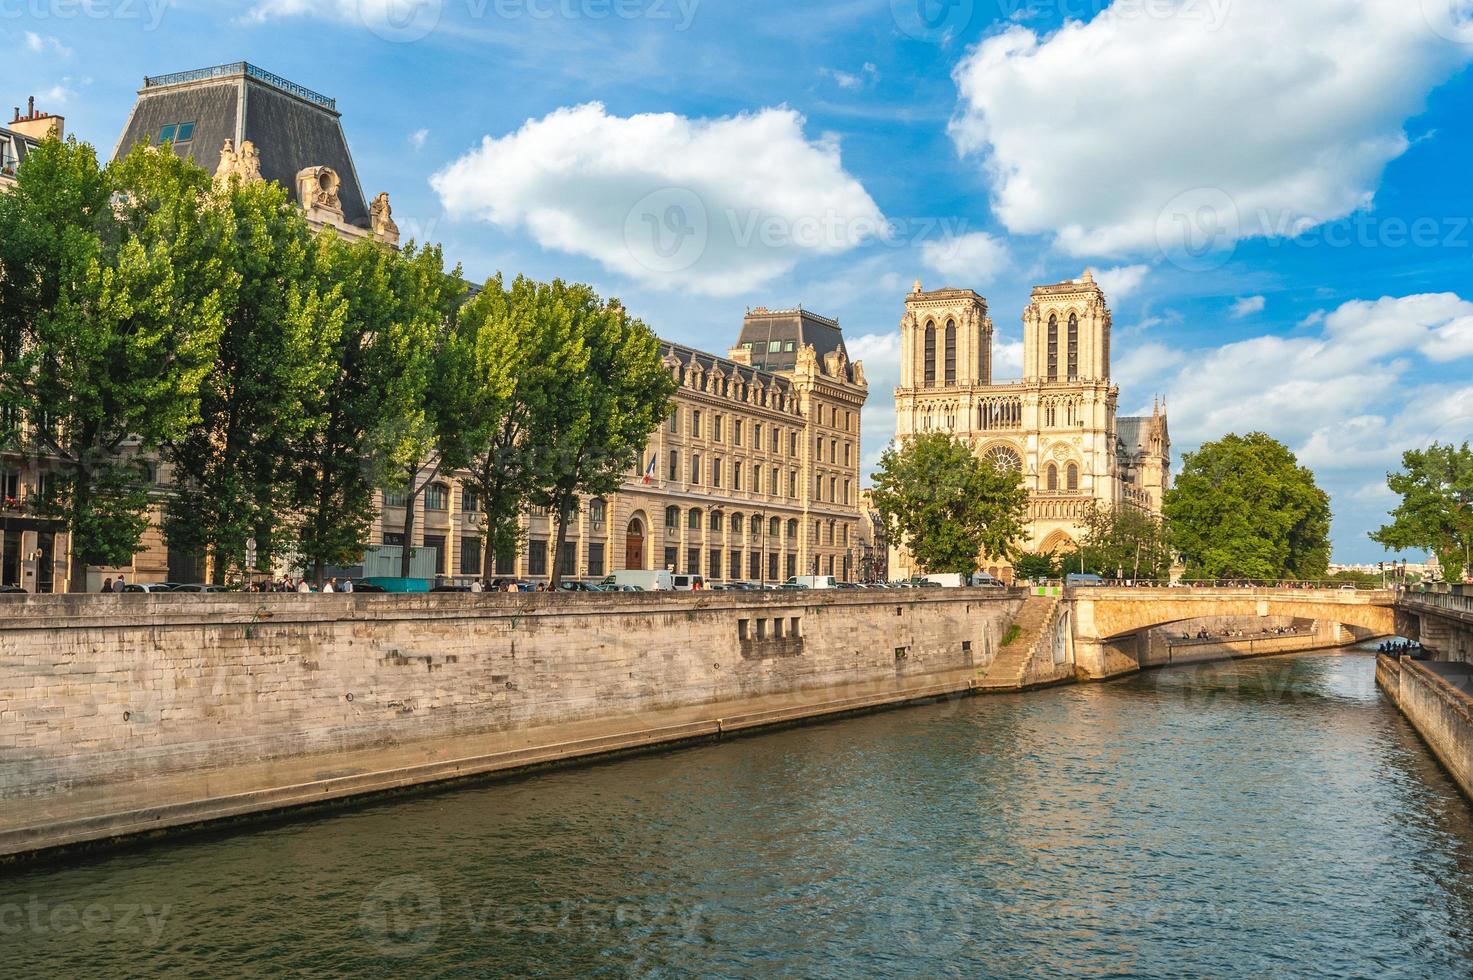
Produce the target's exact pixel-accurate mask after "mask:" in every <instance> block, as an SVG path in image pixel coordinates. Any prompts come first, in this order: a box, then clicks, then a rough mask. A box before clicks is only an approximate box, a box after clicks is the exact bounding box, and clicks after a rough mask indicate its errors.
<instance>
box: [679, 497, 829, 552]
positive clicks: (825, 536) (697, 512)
mask: <svg viewBox="0 0 1473 980" xmlns="http://www.w3.org/2000/svg"><path fill="white" fill-rule="evenodd" d="M682 523H683V524H684V525H685V528H686V530H688V531H699V530H701V528H702V527H705V528H706V529H707V530H710V531H717V532H719V531H722V530H724V529H729V530H730V531H731V533H732V535H733V536H735V535H739V534H744V533H750V534H751V536H752V538H753V539H754V540H756V539H759V538H761V537H762V534H763V531H764V529H765V530H766V533H767V536H768V537H769V538H771V539H774V540H777V539H779V538H780V537H781V536H782V533H783V529H784V522H783V519H782V518H780V517H771V518H768V519H767V521H766V526H765V528H764V523H763V519H762V517H761V515H754V516H753V517H751V518H750V519H748V518H747V517H745V516H744V515H742V514H732V515H730V516H727V515H724V514H722V513H721V511H719V510H713V511H711V512H710V514H709V515H707V514H705V513H704V512H703V511H702V510H701V509H700V508H699V507H692V508H691V509H690V510H688V511H686V512H685V516H684V520H683V521H682V518H681V512H680V508H679V507H673V506H672V507H666V508H665V528H666V530H670V531H678V530H679V529H680V527H681V525H682ZM786 528H787V540H788V541H789V542H794V541H796V540H797V539H798V520H797V518H789V519H788V520H787V523H786ZM809 540H810V541H811V542H812V543H813V544H815V545H838V546H841V547H847V546H848V545H849V525H848V524H843V523H840V522H839V521H836V520H827V521H823V520H815V521H814V522H813V535H812V537H811V538H810V539H809Z"/></svg>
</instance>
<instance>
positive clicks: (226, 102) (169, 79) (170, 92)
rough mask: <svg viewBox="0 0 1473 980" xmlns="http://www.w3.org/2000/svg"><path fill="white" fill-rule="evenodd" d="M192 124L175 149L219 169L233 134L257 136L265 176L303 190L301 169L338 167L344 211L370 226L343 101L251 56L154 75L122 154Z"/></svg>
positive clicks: (122, 141) (236, 138) (238, 140)
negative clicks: (299, 180)
mask: <svg viewBox="0 0 1473 980" xmlns="http://www.w3.org/2000/svg"><path fill="white" fill-rule="evenodd" d="M183 124H192V127H193V128H192V132H191V133H190V137H191V138H190V139H189V140H187V141H183V140H177V139H176V140H175V142H174V150H175V152H177V153H179V154H180V155H181V156H185V157H189V158H192V159H193V160H194V162H195V163H197V164H199V165H200V166H201V167H203V168H205V169H206V170H208V171H209V172H210V173H212V174H213V173H214V172H215V171H216V169H217V168H218V167H219V166H220V150H221V148H222V147H223V146H224V145H225V141H226V140H231V141H233V142H234V144H235V146H236V147H239V146H240V145H241V144H242V143H243V142H244V141H246V140H250V141H251V142H252V143H254V144H255V147H256V152H257V153H258V154H259V155H260V159H261V176H262V177H264V178H265V179H266V180H274V181H276V182H277V183H279V184H281V185H282V186H283V187H285V188H287V189H288V191H289V192H291V193H292V194H293V195H295V194H296V180H297V174H298V173H300V172H301V171H302V170H305V169H306V168H308V167H318V166H325V167H331V168H332V169H333V170H334V171H335V172H336V173H337V175H338V179H339V181H340V182H341V183H340V185H339V187H338V197H339V200H340V202H341V204H342V207H343V218H344V220H346V221H347V223H348V224H350V225H354V226H356V227H359V228H367V227H369V226H370V221H369V213H368V203H367V199H366V198H365V197H364V194H363V188H362V185H361V184H360V183H359V181H358V171H357V169H356V168H355V167H354V166H353V155H352V153H351V152H350V151H349V149H348V139H347V136H346V135H344V133H343V126H342V122H341V117H340V116H339V114H338V111H337V102H336V101H335V100H333V99H330V98H328V97H327V96H325V95H320V94H318V93H317V92H314V91H312V90H311V89H308V88H305V87H303V86H301V85H298V84H296V83H295V82H291V81H288V80H287V79H285V78H282V77H281V76H279V75H273V74H272V73H270V72H268V71H264V70H262V69H260V68H257V67H256V66H255V65H251V64H247V63H246V62H243V61H242V62H236V63H235V64H230V65H219V66H216V67H214V68H200V69H196V70H194V71H186V72H179V73H176V74H173V75H158V76H150V77H148V78H145V79H144V80H143V88H141V89H139V90H138V101H137V103H136V104H135V105H134V106H133V112H132V113H131V115H130V116H129V117H128V124H127V126H126V127H125V128H124V129H123V135H122V136H121V137H120V138H119V140H118V146H117V150H116V152H115V153H114V156H122V155H124V154H126V153H128V151H130V150H131V149H133V147H135V146H137V145H139V144H140V143H149V144H155V145H156V144H158V143H160V142H161V138H160V137H161V135H162V134H163V133H164V132H165V130H166V127H177V126H180V125H183Z"/></svg>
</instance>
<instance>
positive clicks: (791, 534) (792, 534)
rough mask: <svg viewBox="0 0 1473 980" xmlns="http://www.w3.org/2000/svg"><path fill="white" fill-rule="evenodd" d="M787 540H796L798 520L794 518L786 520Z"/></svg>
mask: <svg viewBox="0 0 1473 980" xmlns="http://www.w3.org/2000/svg"><path fill="white" fill-rule="evenodd" d="M788 540H789V541H796V540H798V522H797V521H796V520H792V521H788Z"/></svg>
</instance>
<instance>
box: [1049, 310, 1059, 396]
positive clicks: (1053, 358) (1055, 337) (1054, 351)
mask: <svg viewBox="0 0 1473 980" xmlns="http://www.w3.org/2000/svg"><path fill="white" fill-rule="evenodd" d="M1048 379H1049V380H1050V381H1058V380H1059V318H1058V317H1056V316H1050V317H1049V318H1048Z"/></svg>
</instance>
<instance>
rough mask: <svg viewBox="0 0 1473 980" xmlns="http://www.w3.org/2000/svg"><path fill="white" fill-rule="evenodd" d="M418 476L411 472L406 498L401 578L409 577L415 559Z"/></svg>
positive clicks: (415, 472)
mask: <svg viewBox="0 0 1473 980" xmlns="http://www.w3.org/2000/svg"><path fill="white" fill-rule="evenodd" d="M417 475H418V473H417V471H414V470H411V471H410V474H409V493H408V494H407V495H406V496H405V498H404V547H403V549H402V553H401V554H400V555H399V577H400V578H408V577H409V572H410V561H411V560H412V559H413V557H414V547H413V546H414V504H415V501H417V500H418V499H419V492H418V491H417V490H415V488H414V483H415V477H416V476H417Z"/></svg>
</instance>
